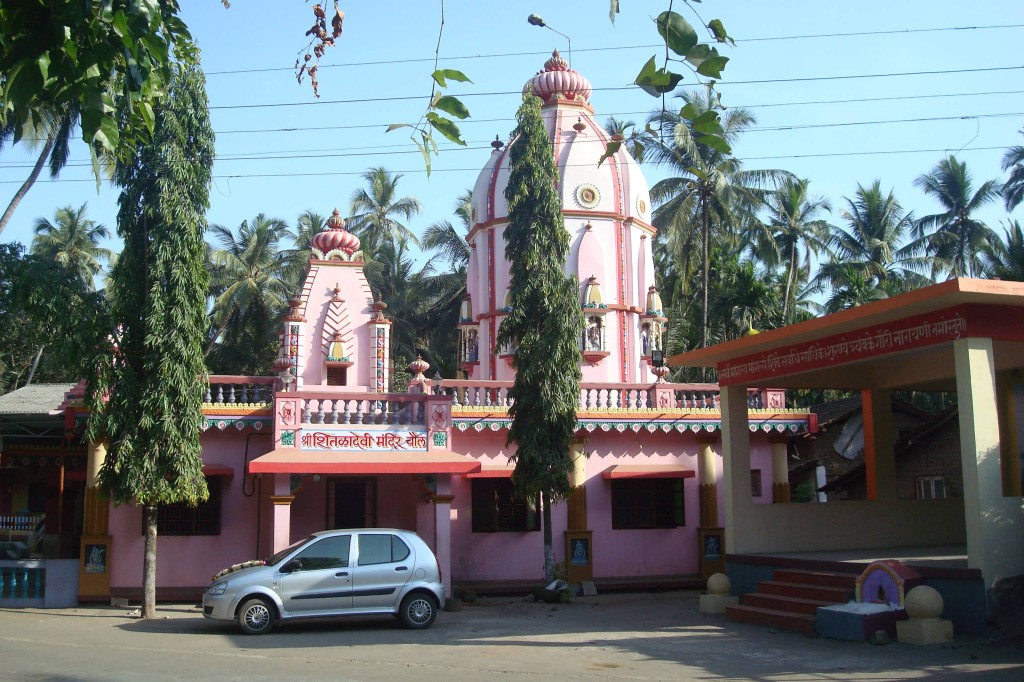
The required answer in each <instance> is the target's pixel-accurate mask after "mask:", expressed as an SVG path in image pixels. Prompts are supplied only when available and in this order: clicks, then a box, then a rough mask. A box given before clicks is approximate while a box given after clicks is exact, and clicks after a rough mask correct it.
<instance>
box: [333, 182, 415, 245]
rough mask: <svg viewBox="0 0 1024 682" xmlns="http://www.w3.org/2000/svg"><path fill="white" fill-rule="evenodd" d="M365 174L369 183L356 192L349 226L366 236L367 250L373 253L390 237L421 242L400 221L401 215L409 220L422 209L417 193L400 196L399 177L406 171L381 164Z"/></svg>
mask: <svg viewBox="0 0 1024 682" xmlns="http://www.w3.org/2000/svg"><path fill="white" fill-rule="evenodd" d="M362 177H363V180H365V181H366V184H367V187H365V188H360V189H357V190H356V191H355V192H353V193H352V202H351V208H350V211H349V213H350V214H351V215H352V218H351V220H350V224H349V230H350V231H352V232H354V233H355V234H356V235H357V236H358V237H359V238H360V239H361V240H362V243H363V251H364V253H367V254H369V255H370V256H371V257H372V256H373V255H374V254H375V253H376V250H377V248H378V247H379V246H380V245H381V244H382V243H383V242H384V241H385V240H388V239H391V240H394V241H395V242H400V243H403V244H404V243H408V242H411V243H413V244H415V245H416V246H419V244H420V242H419V240H418V239H417V238H416V235H415V234H413V232H412V230H410V229H409V227H407V226H406V225H405V224H403V223H402V222H400V221H399V218H401V219H404V220H409V219H410V218H412V217H413V216H415V215H419V213H420V211H421V210H422V206H421V205H420V201H419V199H417V198H416V197H411V196H409V197H401V196H398V181H399V180H400V179H401V178H402V175H401V174H394V173H391V172H390V171H388V170H387V169H386V168H382V167H378V168H371V169H370V170H368V171H366V172H365V173H363V176H362Z"/></svg>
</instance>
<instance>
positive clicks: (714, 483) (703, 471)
mask: <svg viewBox="0 0 1024 682" xmlns="http://www.w3.org/2000/svg"><path fill="white" fill-rule="evenodd" d="M715 440H717V439H715ZM698 443H699V445H700V454H699V455H698V457H697V480H698V482H699V486H700V487H699V488H698V489H697V490H698V495H699V496H700V527H701V528H717V527H718V467H717V466H716V459H717V455H716V454H715V448H714V440H712V439H711V438H707V437H704V438H702V437H701V436H698Z"/></svg>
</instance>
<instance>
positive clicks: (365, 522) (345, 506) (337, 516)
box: [327, 478, 377, 528]
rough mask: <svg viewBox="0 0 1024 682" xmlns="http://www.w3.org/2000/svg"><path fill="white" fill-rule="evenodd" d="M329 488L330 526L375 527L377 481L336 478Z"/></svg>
mask: <svg viewBox="0 0 1024 682" xmlns="http://www.w3.org/2000/svg"><path fill="white" fill-rule="evenodd" d="M332 483H333V485H331V486H330V488H329V493H328V494H329V495H330V496H331V497H332V498H333V499H331V500H328V505H327V508H328V510H329V513H330V514H331V517H332V518H329V519H328V527H329V528H374V527H376V525H377V481H376V480H374V479H372V478H336V479H334V480H333V481H332Z"/></svg>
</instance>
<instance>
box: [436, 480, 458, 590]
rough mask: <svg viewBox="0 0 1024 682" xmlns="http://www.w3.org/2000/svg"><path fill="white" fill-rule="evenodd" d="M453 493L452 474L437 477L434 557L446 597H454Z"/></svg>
mask: <svg viewBox="0 0 1024 682" xmlns="http://www.w3.org/2000/svg"><path fill="white" fill-rule="evenodd" d="M451 492H452V477H451V474H438V475H437V494H436V495H434V539H435V542H434V556H436V557H437V563H438V565H439V566H440V567H441V582H443V583H444V594H445V597H450V596H452V500H454V499H455V496H454V495H452V494H451Z"/></svg>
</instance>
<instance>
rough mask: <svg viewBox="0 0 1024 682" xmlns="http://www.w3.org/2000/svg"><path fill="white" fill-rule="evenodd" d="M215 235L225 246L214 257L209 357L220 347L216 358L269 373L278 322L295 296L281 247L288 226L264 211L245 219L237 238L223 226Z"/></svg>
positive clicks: (215, 227) (216, 228) (214, 227)
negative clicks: (291, 294) (288, 302)
mask: <svg viewBox="0 0 1024 682" xmlns="http://www.w3.org/2000/svg"><path fill="white" fill-rule="evenodd" d="M210 232H211V233H212V234H213V236H214V238H215V239H217V241H219V242H220V245H221V248H219V249H213V250H212V251H211V253H210V260H211V264H212V268H211V277H210V285H211V293H212V295H213V309H212V313H211V316H210V317H211V328H210V334H209V338H208V340H207V345H206V349H205V354H206V355H207V356H210V354H211V352H212V351H214V349H215V348H216V349H218V351H219V352H218V353H217V356H218V357H216V358H214V359H215V360H218V361H219V364H221V365H228V366H234V368H235V371H236V372H237V371H241V370H243V369H244V370H246V372H245V373H253V372H255V371H263V372H269V369H270V367H269V364H270V362H272V361H273V357H274V354H275V353H276V350H277V320H278V318H279V316H280V315H281V313H282V312H283V311H284V309H285V307H286V306H287V301H288V295H289V293H291V288H290V286H289V281H288V279H287V268H288V265H289V261H288V257H287V254H286V252H285V251H282V250H281V248H280V245H281V239H282V238H283V237H285V236H287V235H288V226H287V224H285V222H284V221H283V220H281V219H280V218H268V217H267V216H266V215H265V214H263V213H260V214H259V215H257V216H256V217H255V218H254V219H253V220H252V221H251V222H250V221H248V220H244V221H242V223H241V224H240V225H239V226H238V234H237V236H236V234H235V232H233V231H232V230H230V229H228V228H226V227H224V226H222V225H211V226H210ZM224 369H225V370H226V369H227V368H226V367H225V368H224Z"/></svg>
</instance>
